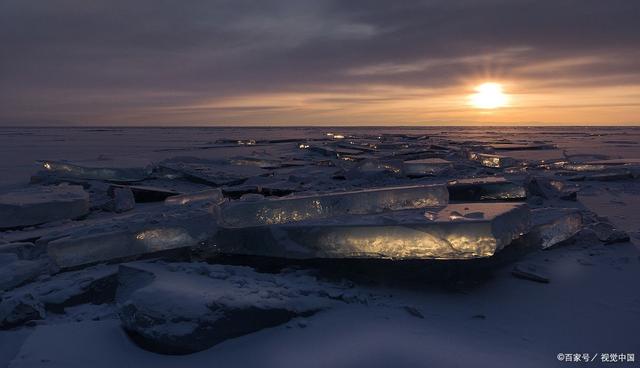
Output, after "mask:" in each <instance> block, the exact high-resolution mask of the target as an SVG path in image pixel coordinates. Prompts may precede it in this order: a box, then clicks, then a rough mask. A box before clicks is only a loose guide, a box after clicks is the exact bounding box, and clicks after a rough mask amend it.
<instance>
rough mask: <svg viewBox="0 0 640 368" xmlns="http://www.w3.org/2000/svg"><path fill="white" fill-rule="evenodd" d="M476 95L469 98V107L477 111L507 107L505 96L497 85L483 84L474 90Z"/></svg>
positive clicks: (500, 86) (499, 85)
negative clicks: (475, 108) (471, 106)
mask: <svg viewBox="0 0 640 368" xmlns="http://www.w3.org/2000/svg"><path fill="white" fill-rule="evenodd" d="M475 91H476V93H474V94H472V95H471V96H470V100H471V105H473V106H474V107H477V108H479V109H497V108H499V107H503V106H506V105H507V100H508V98H507V95H505V94H504V92H503V91H502V85H501V84H499V83H492V82H489V83H483V84H481V85H479V86H477V87H476V88H475Z"/></svg>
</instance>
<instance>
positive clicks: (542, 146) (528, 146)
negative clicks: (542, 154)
mask: <svg viewBox="0 0 640 368" xmlns="http://www.w3.org/2000/svg"><path fill="white" fill-rule="evenodd" d="M489 147H491V148H493V149H494V150H496V151H529V150H547V149H554V148H555V147H556V146H555V145H554V144H550V143H495V144H491V145H489Z"/></svg>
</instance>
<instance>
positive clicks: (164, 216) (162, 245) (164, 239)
mask: <svg viewBox="0 0 640 368" xmlns="http://www.w3.org/2000/svg"><path fill="white" fill-rule="evenodd" d="M215 231H216V226H215V215H214V211H213V210H212V208H207V207H204V206H203V207H176V208H173V209H172V210H171V211H166V208H163V209H161V210H160V211H159V212H148V213H138V214H132V215H128V216H121V217H115V218H110V219H106V220H100V221H95V222H91V223H89V224H87V225H86V226H83V227H80V228H73V229H71V230H69V231H68V232H61V233H58V234H55V235H52V236H51V237H50V238H43V239H41V240H40V241H39V242H38V243H40V244H46V247H47V253H48V254H49V256H50V257H51V258H52V259H53V261H54V262H55V264H56V265H57V266H58V267H60V268H69V267H76V266H82V265H88V264H92V263H97V262H104V261H111V260H115V259H121V258H124V257H131V256H138V255H143V254H148V253H155V252H160V251H166V250H170V249H176V248H184V247H193V246H198V245H201V244H204V243H206V241H207V240H208V239H210V238H211V237H212V236H213V234H214V233H215Z"/></svg>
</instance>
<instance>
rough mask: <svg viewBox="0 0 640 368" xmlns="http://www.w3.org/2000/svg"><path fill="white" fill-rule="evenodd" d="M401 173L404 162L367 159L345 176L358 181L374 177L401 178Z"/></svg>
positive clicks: (348, 171)
mask: <svg viewBox="0 0 640 368" xmlns="http://www.w3.org/2000/svg"><path fill="white" fill-rule="evenodd" d="M401 172H402V161H400V160H376V159H367V160H363V161H361V162H359V163H358V164H357V165H356V166H355V167H353V168H351V169H349V170H347V171H346V172H345V173H344V175H345V177H346V178H347V179H350V180H358V179H362V178H368V179H370V178H372V177H388V176H399V175H400V174H401Z"/></svg>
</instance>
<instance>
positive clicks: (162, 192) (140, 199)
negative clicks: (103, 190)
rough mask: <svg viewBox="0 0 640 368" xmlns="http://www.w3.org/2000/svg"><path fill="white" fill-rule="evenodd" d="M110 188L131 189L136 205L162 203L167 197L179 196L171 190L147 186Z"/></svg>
mask: <svg viewBox="0 0 640 368" xmlns="http://www.w3.org/2000/svg"><path fill="white" fill-rule="evenodd" d="M112 187H123V188H125V187H126V188H129V189H131V192H132V193H133V197H134V198H135V201H136V203H147V202H162V201H164V200H165V199H166V198H168V197H171V196H175V195H178V194H180V193H179V192H177V191H175V190H172V189H166V188H158V187H152V186H147V185H128V186H121V185H112Z"/></svg>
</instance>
